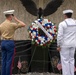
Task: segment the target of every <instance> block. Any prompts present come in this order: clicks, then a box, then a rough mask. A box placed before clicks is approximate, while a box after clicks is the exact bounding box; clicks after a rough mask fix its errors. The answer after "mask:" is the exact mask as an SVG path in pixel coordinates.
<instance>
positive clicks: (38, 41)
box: [28, 19, 57, 46]
mask: <svg viewBox="0 0 76 75" xmlns="http://www.w3.org/2000/svg"><path fill="white" fill-rule="evenodd" d="M37 22H38V23H39V24H40V25H42V27H43V28H44V29H45V30H46V31H47V32H48V33H49V34H50V37H51V39H50V38H49V37H48V36H47V34H46V33H45V32H44V31H43V30H42V29H41V28H40V27H39V25H38V24H37ZM28 31H29V36H30V39H31V40H32V44H35V45H37V46H47V45H48V46H49V45H50V44H51V43H52V42H53V41H54V40H55V39H56V33H57V30H56V26H55V25H54V23H52V22H51V21H50V20H48V19H37V20H35V21H34V22H32V25H31V26H30V27H29V29H28ZM40 32H41V33H40Z"/></svg>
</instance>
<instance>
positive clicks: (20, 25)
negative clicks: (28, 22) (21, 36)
mask: <svg viewBox="0 0 76 75" xmlns="http://www.w3.org/2000/svg"><path fill="white" fill-rule="evenodd" d="M11 25H12V26H13V27H14V28H15V29H18V28H21V27H22V24H21V23H11Z"/></svg>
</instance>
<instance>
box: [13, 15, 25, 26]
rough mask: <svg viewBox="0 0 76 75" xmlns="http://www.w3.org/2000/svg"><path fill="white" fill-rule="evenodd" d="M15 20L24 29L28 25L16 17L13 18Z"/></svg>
mask: <svg viewBox="0 0 76 75" xmlns="http://www.w3.org/2000/svg"><path fill="white" fill-rule="evenodd" d="M13 18H14V20H15V21H17V22H19V23H20V24H21V25H22V26H23V27H24V26H25V25H26V24H25V23H24V22H22V21H20V20H19V19H17V18H16V17H15V16H13Z"/></svg>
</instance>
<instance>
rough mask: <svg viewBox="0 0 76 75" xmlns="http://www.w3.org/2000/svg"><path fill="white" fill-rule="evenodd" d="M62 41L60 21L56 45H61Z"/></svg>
mask: <svg viewBox="0 0 76 75" xmlns="http://www.w3.org/2000/svg"><path fill="white" fill-rule="evenodd" d="M62 43H63V25H62V24H61V23H60V24H59V26H58V34H57V46H61V45H62Z"/></svg>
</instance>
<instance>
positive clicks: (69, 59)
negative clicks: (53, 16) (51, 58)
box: [57, 10, 76, 75]
mask: <svg viewBox="0 0 76 75" xmlns="http://www.w3.org/2000/svg"><path fill="white" fill-rule="evenodd" d="M63 14H64V18H65V20H64V21H62V22H60V23H59V27H58V35H57V50H58V51H60V57H61V63H62V74H63V75H74V53H75V47H76V21H75V20H74V19H72V14H73V10H64V11H63Z"/></svg>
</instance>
